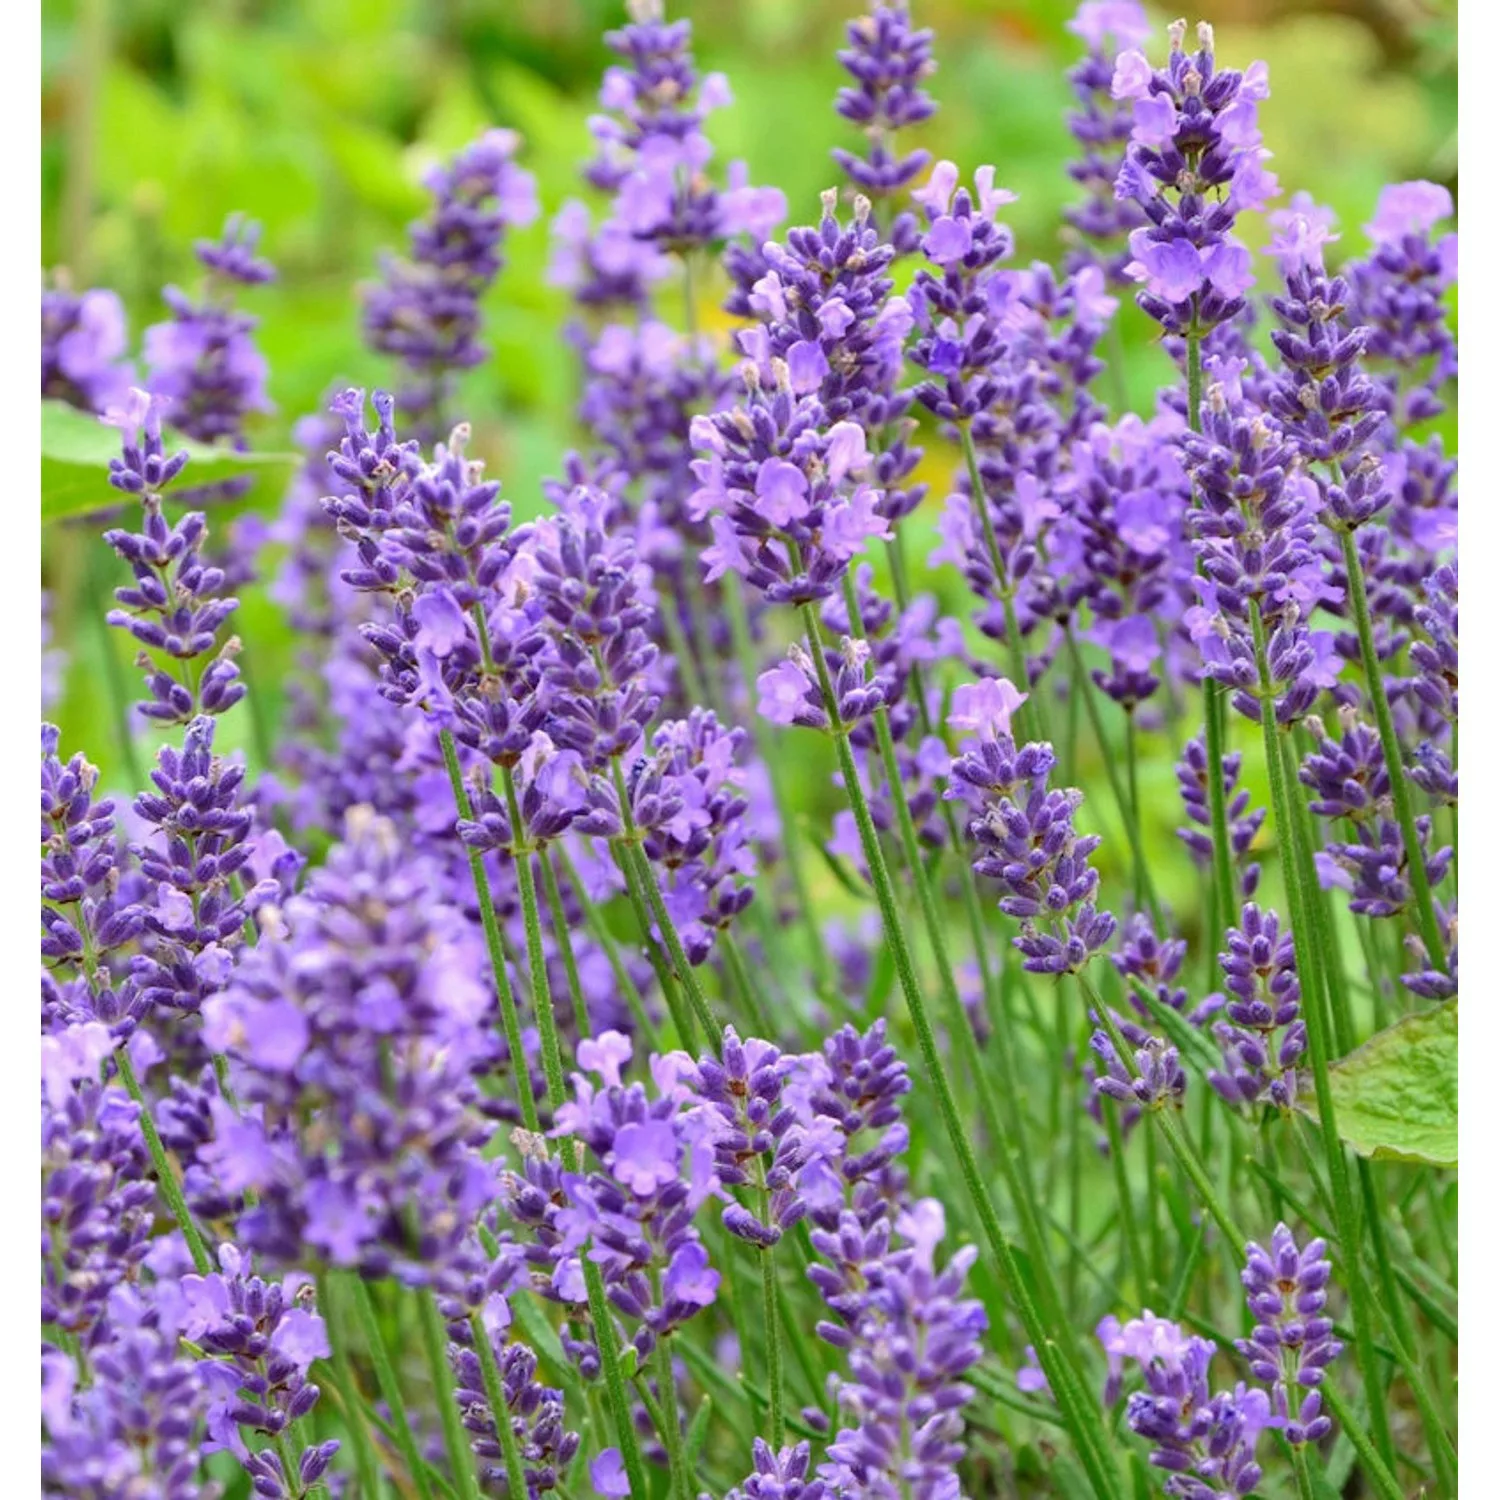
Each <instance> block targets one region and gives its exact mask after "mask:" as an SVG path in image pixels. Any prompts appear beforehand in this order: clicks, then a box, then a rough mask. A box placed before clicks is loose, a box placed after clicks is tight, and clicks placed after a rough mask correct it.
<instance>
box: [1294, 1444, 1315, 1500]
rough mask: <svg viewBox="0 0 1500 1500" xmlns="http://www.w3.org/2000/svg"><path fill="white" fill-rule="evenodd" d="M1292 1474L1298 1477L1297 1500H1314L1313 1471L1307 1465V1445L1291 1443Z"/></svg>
mask: <svg viewBox="0 0 1500 1500" xmlns="http://www.w3.org/2000/svg"><path fill="white" fill-rule="evenodd" d="M1288 1446H1289V1447H1290V1448H1291V1450H1292V1472H1293V1473H1294V1474H1295V1475H1296V1476H1297V1500H1314V1494H1313V1484H1312V1471H1311V1469H1310V1468H1309V1467H1308V1463H1307V1444H1306V1443H1291V1444H1289V1445H1288Z"/></svg>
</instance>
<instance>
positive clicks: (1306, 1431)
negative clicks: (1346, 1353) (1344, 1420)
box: [1235, 1224, 1344, 1443]
mask: <svg viewBox="0 0 1500 1500" xmlns="http://www.w3.org/2000/svg"><path fill="white" fill-rule="evenodd" d="M1325 1249H1326V1246H1325V1245H1324V1243H1323V1241H1322V1240H1312V1241H1310V1242H1309V1243H1308V1244H1307V1245H1306V1246H1304V1247H1303V1248H1302V1249H1301V1250H1299V1249H1298V1248H1297V1242H1296V1240H1294V1239H1293V1238H1292V1232H1291V1230H1290V1229H1288V1228H1287V1227H1286V1225H1285V1224H1278V1225H1277V1226H1276V1231H1275V1233H1274V1234H1273V1235H1272V1236H1271V1247H1270V1249H1269V1250H1265V1249H1263V1248H1262V1247H1261V1246H1260V1245H1257V1244H1250V1245H1247V1246H1246V1247H1245V1269H1244V1271H1243V1272H1242V1273H1241V1276H1240V1279H1241V1281H1243V1282H1244V1284H1245V1302H1246V1305H1247V1306H1248V1307H1249V1309H1250V1312H1251V1314H1252V1315H1253V1316H1254V1318H1255V1327H1254V1329H1253V1330H1252V1331H1251V1334H1250V1337H1249V1338H1246V1339H1236V1340H1235V1347H1236V1348H1237V1349H1238V1350H1239V1351H1240V1353H1241V1354H1243V1355H1244V1356H1245V1358H1246V1359H1247V1360H1248V1361H1249V1362H1250V1370H1251V1373H1252V1374H1253V1375H1254V1376H1255V1378H1256V1379H1257V1380H1259V1381H1261V1382H1263V1383H1264V1384H1265V1385H1268V1386H1270V1387H1271V1401H1272V1406H1273V1408H1274V1409H1275V1411H1276V1414H1277V1416H1278V1417H1279V1418H1281V1419H1283V1422H1282V1425H1284V1426H1285V1430H1286V1438H1287V1441H1288V1442H1289V1443H1316V1442H1320V1441H1321V1440H1322V1439H1323V1438H1325V1437H1326V1436H1327V1435H1328V1433H1329V1432H1330V1431H1332V1429H1333V1423H1332V1421H1331V1420H1330V1419H1329V1418H1328V1417H1326V1416H1323V1415H1322V1397H1321V1395H1320V1394H1319V1393H1318V1390H1317V1387H1318V1386H1320V1385H1321V1384H1322V1383H1323V1375H1324V1371H1325V1370H1326V1368H1327V1367H1328V1366H1329V1365H1330V1364H1332V1363H1333V1361H1334V1360H1335V1359H1337V1358H1338V1357H1339V1355H1340V1354H1341V1353H1342V1352H1343V1347H1344V1346H1343V1345H1342V1344H1341V1343H1340V1342H1339V1341H1338V1339H1336V1338H1334V1336H1333V1319H1332V1318H1330V1317H1328V1316H1327V1315H1326V1314H1325V1312H1324V1309H1325V1307H1326V1306H1327V1303H1328V1290H1327V1289H1328V1283H1329V1280H1330V1279H1331V1277H1332V1274H1333V1266H1332V1263H1331V1262H1330V1261H1329V1260H1327V1259H1326V1257H1325V1255H1324V1251H1325ZM1299 1391H1300V1392H1305V1393H1306V1394H1305V1395H1302V1396H1301V1397H1300V1400H1299V1399H1298V1393H1299ZM1294 1400H1296V1401H1297V1402H1298V1404H1297V1406H1296V1408H1295V1410H1294V1409H1293V1405H1292V1403H1293V1401H1294Z"/></svg>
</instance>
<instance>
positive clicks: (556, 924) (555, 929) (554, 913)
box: [537, 846, 594, 1037]
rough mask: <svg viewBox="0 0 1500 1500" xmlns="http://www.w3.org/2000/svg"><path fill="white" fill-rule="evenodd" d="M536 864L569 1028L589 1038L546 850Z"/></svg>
mask: <svg viewBox="0 0 1500 1500" xmlns="http://www.w3.org/2000/svg"><path fill="white" fill-rule="evenodd" d="M537 863H538V864H539V865H541V867H542V894H543V895H544V896H545V897H546V898H547V916H548V918H549V920H550V921H551V923H552V941H553V943H554V944H556V946H557V948H558V951H559V952H560V953H561V954H562V961H563V971H564V972H565V973H566V975H567V977H568V998H569V999H570V1000H572V1002H573V1024H574V1026H576V1027H577V1029H578V1035H579V1036H580V1037H586V1036H592V1035H593V1034H594V1028H593V1025H592V1024H591V1023H590V1021H589V1011H588V1006H587V1004H586V1003H585V1002H584V998H583V984H582V981H581V980H580V979H579V977H578V959H577V957H576V955H575V954H574V952H573V944H572V943H571V942H570V941H569V940H568V936H567V933H568V925H569V924H568V914H567V911H566V909H565V908H564V906H563V899H562V891H561V890H560V889H559V888H558V884H557V872H556V871H555V870H554V869H553V868H552V859H551V849H550V846H548V847H546V848H543V849H541V850H540V851H539V852H538V854H537Z"/></svg>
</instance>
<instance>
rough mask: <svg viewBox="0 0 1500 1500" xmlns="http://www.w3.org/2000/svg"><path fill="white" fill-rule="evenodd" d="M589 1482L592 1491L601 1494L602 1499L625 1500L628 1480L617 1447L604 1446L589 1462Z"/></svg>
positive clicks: (623, 1461) (628, 1491)
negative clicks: (592, 1488) (596, 1456)
mask: <svg viewBox="0 0 1500 1500" xmlns="http://www.w3.org/2000/svg"><path fill="white" fill-rule="evenodd" d="M589 1483H590V1484H592V1485H593V1487H594V1493H595V1494H596V1495H602V1496H603V1497H604V1500H627V1497H628V1496H629V1494H630V1480H629V1478H628V1477H627V1476H626V1473H625V1460H624V1459H623V1458H622V1457H621V1456H620V1450H619V1449H618V1448H605V1449H603V1450H601V1452H600V1454H599V1456H598V1458H596V1459H593V1460H592V1461H591V1462H590V1464H589Z"/></svg>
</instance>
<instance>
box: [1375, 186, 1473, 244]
mask: <svg viewBox="0 0 1500 1500" xmlns="http://www.w3.org/2000/svg"><path fill="white" fill-rule="evenodd" d="M1452 213H1453V195H1452V194H1451V193H1450V192H1449V191H1448V189H1447V188H1445V187H1442V186H1440V185H1439V184H1438V183H1436V182H1422V181H1417V182H1393V183H1391V184H1389V185H1388V186H1386V187H1383V188H1381V190H1380V199H1379V201H1378V202H1377V203H1376V205H1375V217H1374V218H1373V219H1372V220H1371V221H1370V222H1369V223H1368V224H1366V225H1365V233H1366V234H1367V235H1369V236H1370V238H1371V239H1372V240H1373V241H1374V242H1375V243H1376V244H1377V245H1385V244H1391V243H1394V242H1396V241H1399V240H1403V239H1405V238H1406V237H1407V236H1408V235H1417V236H1425V235H1426V234H1427V233H1428V231H1429V230H1431V229H1432V227H1433V226H1434V225H1435V224H1439V223H1441V222H1442V221H1443V220H1444V219H1446V218H1449V217H1451V216H1452Z"/></svg>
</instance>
